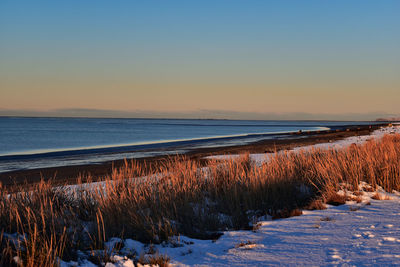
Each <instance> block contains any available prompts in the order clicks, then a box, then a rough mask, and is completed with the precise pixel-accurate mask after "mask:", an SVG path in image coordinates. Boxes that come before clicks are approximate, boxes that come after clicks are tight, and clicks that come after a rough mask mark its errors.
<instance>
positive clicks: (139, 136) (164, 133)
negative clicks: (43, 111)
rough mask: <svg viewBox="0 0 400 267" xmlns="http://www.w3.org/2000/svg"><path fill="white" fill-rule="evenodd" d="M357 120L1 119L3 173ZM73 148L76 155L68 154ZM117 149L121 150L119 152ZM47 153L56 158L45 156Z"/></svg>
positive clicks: (308, 129) (0, 146)
mask: <svg viewBox="0 0 400 267" xmlns="http://www.w3.org/2000/svg"><path fill="white" fill-rule="evenodd" d="M368 123H369V122H368ZM351 124H364V122H327V121H243V120H237V121H235V120H179V119H98V118H24V117H0V172H1V171H5V170H11V169H18V168H32V167H44V166H59V165H63V164H75V163H74V162H77V163H76V164H80V163H90V162H96V161H104V160H112V159H117V158H122V157H130V156H133V157H135V156H141V155H140V154H137V153H136V154H126V152H127V151H125V150H119V151H118V149H117V148H121V147H122V148H124V147H129V150H135V149H134V148H135V146H136V147H137V148H142V147H146V145H147V146H151V145H154V144H157V145H158V147H160V148H162V147H163V146H166V145H167V144H169V145H170V144H173V143H174V142H175V143H176V142H177V141H183V140H185V142H186V144H189V145H190V144H191V141H196V145H201V144H203V146H207V145H210V146H211V145H213V144H214V145H215V140H223V141H224V142H225V143H226V144H232V140H235V142H238V141H240V142H243V141H245V140H246V139H248V141H249V140H254V138H255V137H257V136H254V134H263V135H264V134H270V133H281V132H293V131H299V130H302V131H312V130H318V129H324V127H331V126H335V125H351ZM210 138H211V139H210ZM232 138H234V139H232ZM252 138H253V139H252ZM258 138H260V136H258ZM210 140H212V141H214V143H213V142H211V143H210V142H209V141H210ZM203 141H204V142H203ZM207 141H208V142H207ZM178 143H179V142H178ZM101 148H103V149H104V148H106V149H105V150H101ZM96 149H97V150H96ZM71 150H72V151H75V153H66V152H68V151H71ZM82 151H89V152H90V153H82ZM54 152H57V153H56V154H54ZM104 152H107V153H109V152H114V153H113V155H112V156H110V155H108V156H104V155H102V156H99V153H103V154H104ZM115 152H121V153H120V154H119V155H115ZM122 152H124V153H125V154H123V153H122ZM46 153H47V154H50V155H51V156H52V159H49V157H47V158H46V157H45V158H41V157H40V155H46ZM52 153H53V154H52ZM152 153H153V154H154V153H156V152H154V151H153V152H152ZM82 154H86V156H85V157H83V156H82ZM94 154H96V155H94ZM10 155H12V157H11V158H10ZM17 155H31V158H30V159H29V160H31V161H32V158H34V159H35V161H34V162H28V160H27V159H26V158H24V159H23V161H21V160H22V158H21V157H18V156H17ZM32 155H33V156H34V157H32ZM35 155H36V156H35ZM72 156H75V157H74V158H71V157H72ZM78 156H79V157H78ZM142 156H143V155H142ZM13 157H14V158H13ZM54 157H58V159H57V160H56V162H57V163H54V162H55V161H54V160H55V159H54ZM27 162H28V163H27ZM18 164H19V165H18ZM10 166H11V167H10ZM17 166H19V167H17Z"/></svg>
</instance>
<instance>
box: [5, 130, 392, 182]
mask: <svg viewBox="0 0 400 267" xmlns="http://www.w3.org/2000/svg"><path fill="white" fill-rule="evenodd" d="M387 125H389V123H380V124H372V125H352V126H348V125H347V126H336V127H331V129H330V130H322V131H312V132H296V133H289V134H288V133H286V134H279V135H277V136H276V137H277V138H269V139H262V140H257V141H255V142H249V143H245V144H235V145H227V146H220V147H193V148H191V146H192V144H184V146H182V145H181V146H179V145H178V146H173V147H170V148H168V149H170V150H172V151H176V153H164V154H162V155H160V154H158V155H157V153H156V154H155V156H147V157H141V158H136V159H135V161H136V162H138V163H139V164H143V166H144V165H146V166H147V167H149V166H151V165H152V163H154V162H159V161H163V160H165V159H167V158H171V157H181V156H186V157H188V158H189V159H193V160H199V161H206V160H205V159H204V157H206V156H210V155H221V154H238V153H246V152H249V153H265V152H274V151H278V150H286V149H292V148H294V147H299V146H305V145H311V144H316V143H324V142H331V141H336V140H340V139H343V138H346V137H350V136H357V135H368V134H370V133H371V132H372V131H374V130H376V129H378V128H380V127H382V126H387ZM185 145H186V147H185ZM165 149H166V148H163V149H161V150H163V151H159V152H161V153H162V152H167V151H166V150H165ZM157 150H159V148H151V149H147V150H145V151H146V152H150V154H151V152H156V151H157ZM128 160H130V159H128ZM123 164H124V160H123V159H120V160H114V161H106V162H100V163H94V164H80V165H71V166H60V167H48V168H37V169H27V170H16V171H10V172H3V173H0V182H1V183H2V184H3V185H4V186H11V185H13V184H23V183H27V184H32V183H37V182H38V181H40V179H42V178H43V179H44V180H47V179H53V180H55V182H56V183H58V184H64V183H74V182H75V181H76V178H77V177H78V176H83V178H84V177H85V176H87V175H89V174H90V176H91V178H92V179H93V180H101V179H103V178H104V177H105V176H107V175H109V174H110V173H111V172H112V169H113V167H117V168H118V167H121V166H123Z"/></svg>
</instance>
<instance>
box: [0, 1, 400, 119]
mask: <svg viewBox="0 0 400 267" xmlns="http://www.w3.org/2000/svg"><path fill="white" fill-rule="evenodd" d="M399 11H400V1H386V0H383V1H368V0H367V1H365V0H362V1H197V2H194V1H141V2H139V1H8V0H5V1H4V0H3V1H1V3H0V36H1V37H0V38H1V39H0V41H1V42H0V80H1V82H0V90H1V95H2V97H1V98H0V109H3V110H35V111H41V112H43V111H47V110H53V109H98V110H121V111H149V112H150V111H151V112H154V111H156V112H164V111H165V112H182V113H185V112H186V113H188V112H189V113H192V112H196V111H198V110H223V111H234V112H247V113H312V114H326V113H329V114H339V113H340V114H341V113H389V114H399V113H400V109H399V108H398V102H399V100H400V96H399V95H400V94H399V93H398V92H400V78H399V76H400V75H399V73H400V51H399V48H400V33H399V32H400V31H399V28H400V16H399V15H398V14H399Z"/></svg>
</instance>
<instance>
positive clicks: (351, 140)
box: [206, 124, 400, 165]
mask: <svg viewBox="0 0 400 267" xmlns="http://www.w3.org/2000/svg"><path fill="white" fill-rule="evenodd" d="M396 133H397V134H400V124H393V126H390V127H383V128H380V129H377V130H375V131H373V132H372V133H371V134H370V135H361V136H351V137H347V138H345V139H342V140H337V141H334V142H328V143H320V144H314V145H309V146H301V147H296V148H294V149H293V150H289V151H294V152H299V151H308V150H312V149H341V148H345V147H347V146H349V145H351V144H363V143H365V142H366V141H368V140H370V139H373V138H375V139H380V138H382V137H383V136H384V135H385V134H396ZM285 152H287V151H280V152H278V154H279V153H285ZM273 155H274V153H256V154H250V159H251V160H252V161H253V162H254V163H255V164H257V165H261V164H262V163H264V162H266V161H268V159H269V158H270V157H271V156H273ZM238 157H240V155H238V154H231V155H215V156H208V157H206V158H207V159H214V160H232V159H236V158H238Z"/></svg>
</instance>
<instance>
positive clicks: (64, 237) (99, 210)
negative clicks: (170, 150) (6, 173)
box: [0, 135, 400, 266]
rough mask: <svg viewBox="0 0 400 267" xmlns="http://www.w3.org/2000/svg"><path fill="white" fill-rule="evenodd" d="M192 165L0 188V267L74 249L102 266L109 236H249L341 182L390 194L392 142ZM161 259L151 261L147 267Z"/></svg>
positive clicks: (394, 177) (399, 171) (396, 145)
mask: <svg viewBox="0 0 400 267" xmlns="http://www.w3.org/2000/svg"><path fill="white" fill-rule="evenodd" d="M201 167H202V166H200V164H199V163H198V162H195V161H191V160H188V159H186V158H184V157H182V158H181V159H178V160H168V161H166V162H164V163H163V164H160V165H158V166H155V168H154V171H153V172H145V171H144V170H145V169H146V168H142V167H141V166H139V165H138V164H137V163H135V162H134V161H133V162H129V163H128V162H126V164H125V166H124V167H123V168H120V169H114V171H113V173H112V174H111V175H110V176H109V177H108V178H107V179H106V180H105V181H104V182H103V183H98V184H91V185H87V184H82V183H81V182H79V181H78V183H77V185H76V188H74V189H73V190H71V188H70V187H68V186H65V187H54V186H53V185H52V184H51V183H44V182H42V183H40V184H38V185H36V186H34V188H33V189H32V190H31V191H24V188H22V187H21V188H20V190H19V193H12V194H8V193H7V191H6V190H5V189H4V188H1V190H0V226H1V229H2V230H3V232H4V233H2V234H1V235H0V245H1V247H0V249H1V250H2V252H1V254H0V255H1V256H0V257H1V258H0V265H1V264H3V265H9V264H11V263H12V262H15V260H13V258H14V259H16V258H15V257H16V256H18V258H19V259H20V261H21V262H22V264H21V265H23V266H54V265H57V264H58V262H59V260H60V259H63V260H67V261H68V260H71V259H76V257H77V255H76V253H77V251H78V250H81V251H92V255H93V256H95V255H97V256H98V255H103V256H104V259H106V258H107V257H108V256H109V255H108V252H107V251H106V249H105V247H104V243H105V241H107V240H108V239H109V238H111V237H121V238H132V239H135V240H139V241H142V242H145V243H160V242H163V241H168V240H169V239H170V238H171V237H172V236H174V235H177V234H184V235H188V236H191V237H195V238H205V239H215V238H218V237H219V236H220V235H221V234H220V231H223V230H226V229H251V227H250V225H252V223H254V218H255V217H259V216H263V215H267V214H268V215H271V216H274V218H281V217H287V216H293V215H300V214H301V209H303V208H307V207H308V208H324V206H325V205H324V203H336V204H337V203H338V204H340V203H344V201H345V200H346V196H341V195H338V194H336V192H337V191H338V190H339V189H341V185H343V184H346V185H347V186H348V187H350V188H348V189H349V190H353V191H357V190H358V185H359V184H360V182H361V181H365V182H366V183H368V184H370V185H372V187H373V188H376V186H382V187H383V188H384V189H385V190H386V191H388V192H391V191H392V190H399V189H400V135H390V136H385V137H384V138H383V139H381V140H379V141H375V140H371V141H369V142H367V143H366V144H364V145H352V146H350V147H349V148H346V149H342V150H339V151H335V150H328V151H323V150H313V151H308V152H300V153H289V152H288V153H284V154H279V155H276V156H275V157H272V158H271V160H270V161H268V162H267V163H265V164H263V165H262V166H255V165H254V164H252V162H251V160H250V157H249V155H244V156H242V157H241V158H239V159H236V160H228V161H226V162H222V163H221V162H219V161H210V162H209V164H208V165H207V168H201ZM152 173H157V174H156V175H151V174H152ZM144 175H147V176H146V177H143V176H144ZM135 177H141V178H135ZM5 233H7V234H5ZM9 234H12V235H9ZM101 251H103V252H104V253H103V254H101ZM107 255H108V256H107ZM104 259H103V261H105V260H104ZM134 260H135V261H136V262H138V261H139V258H137V255H136V258H134ZM141 260H142V259H141ZM168 260H169V259H168V258H167V257H164V256H160V257H158V256H157V257H156V258H155V259H154V261H153V260H152V262H168ZM99 261H100V262H101V261H102V259H101V257H100V259H99Z"/></svg>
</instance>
